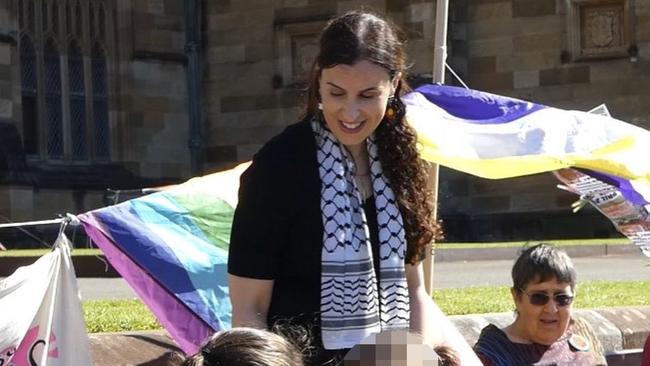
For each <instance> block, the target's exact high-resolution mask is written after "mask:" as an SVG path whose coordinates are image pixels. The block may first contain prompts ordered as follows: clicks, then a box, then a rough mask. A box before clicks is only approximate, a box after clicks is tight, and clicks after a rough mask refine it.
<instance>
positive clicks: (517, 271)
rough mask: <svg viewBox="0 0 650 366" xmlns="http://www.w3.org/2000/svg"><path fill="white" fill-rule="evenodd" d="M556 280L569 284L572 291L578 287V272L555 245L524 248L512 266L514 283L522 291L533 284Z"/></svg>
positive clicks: (567, 257)
mask: <svg viewBox="0 0 650 366" xmlns="http://www.w3.org/2000/svg"><path fill="white" fill-rule="evenodd" d="M552 279H556V280H557V281H558V282H564V283H568V284H569V285H570V286H571V290H572V291H573V290H575V286H576V270H575V268H573V262H572V261H571V258H569V255H568V254H566V252H565V251H564V250H561V249H559V248H557V247H556V246H554V245H551V244H546V243H540V244H537V245H533V246H531V247H527V248H524V250H523V252H522V253H521V254H520V255H519V258H517V260H516V261H515V264H514V265H513V266H512V283H513V287H514V288H515V290H516V291H521V290H523V289H525V288H526V286H528V284H530V283H531V282H533V281H535V283H538V282H545V281H549V280H552Z"/></svg>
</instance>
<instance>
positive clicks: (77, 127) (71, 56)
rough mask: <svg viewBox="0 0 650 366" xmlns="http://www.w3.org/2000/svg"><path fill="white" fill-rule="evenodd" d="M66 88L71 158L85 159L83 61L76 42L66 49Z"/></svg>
mask: <svg viewBox="0 0 650 366" xmlns="http://www.w3.org/2000/svg"><path fill="white" fill-rule="evenodd" d="M68 88H69V89H70V97H69V99H70V133H71V136H72V142H71V143H72V157H73V158H77V159H79V158H86V157H87V153H86V139H87V138H86V91H85V89H86V88H85V86H84V61H83V55H82V54H81V49H80V48H79V46H78V45H77V43H76V42H72V43H71V44H70V48H69V49H68Z"/></svg>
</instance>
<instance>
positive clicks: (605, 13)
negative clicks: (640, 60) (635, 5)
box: [567, 0, 632, 61]
mask: <svg viewBox="0 0 650 366" xmlns="http://www.w3.org/2000/svg"><path fill="white" fill-rule="evenodd" d="M567 6H568V9H567V34H568V37H569V38H568V45H569V50H570V52H571V56H572V57H571V58H572V59H573V60H574V61H580V60H589V59H599V58H612V57H627V56H628V48H629V47H630V45H631V43H632V42H631V35H632V32H631V22H630V16H629V12H630V10H629V0H569V1H568V2H567Z"/></svg>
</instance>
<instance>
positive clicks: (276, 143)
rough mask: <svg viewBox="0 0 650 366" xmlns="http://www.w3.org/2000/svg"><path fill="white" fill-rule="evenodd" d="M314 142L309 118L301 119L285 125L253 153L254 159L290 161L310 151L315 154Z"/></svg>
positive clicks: (279, 161) (277, 161)
mask: <svg viewBox="0 0 650 366" xmlns="http://www.w3.org/2000/svg"><path fill="white" fill-rule="evenodd" d="M315 146H316V145H315V142H314V135H313V132H312V128H311V124H310V122H309V120H306V119H305V120H302V121H299V122H297V123H294V124H292V125H289V126H287V127H286V128H285V129H284V130H283V131H282V132H280V133H279V134H277V135H275V136H274V137H272V138H271V139H270V140H269V141H268V142H266V143H265V144H264V145H263V146H262V148H261V149H260V150H259V151H258V152H257V153H256V154H255V157H254V159H253V160H254V161H255V160H259V161H266V162H272V163H282V162H285V163H286V162H291V161H294V160H296V158H299V157H301V156H305V155H307V154H308V152H310V151H314V154H315Z"/></svg>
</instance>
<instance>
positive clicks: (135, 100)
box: [114, 0, 189, 179]
mask: <svg viewBox="0 0 650 366" xmlns="http://www.w3.org/2000/svg"><path fill="white" fill-rule="evenodd" d="M117 3H118V7H117V9H116V15H117V16H116V20H117V24H116V27H117V38H118V40H119V42H118V44H117V47H118V61H117V65H116V66H117V67H116V71H117V82H118V83H119V89H118V90H117V91H116V92H117V95H116V98H115V99H114V102H115V104H116V107H117V108H116V110H117V115H118V117H117V118H116V119H117V121H118V123H119V125H120V127H121V131H120V132H121V133H120V137H121V144H120V147H121V149H120V154H121V155H120V159H119V160H120V161H121V162H122V163H124V164H125V166H127V167H129V168H130V170H131V171H132V172H133V173H134V174H135V175H138V176H142V177H147V178H163V177H164V178H172V179H182V178H187V177H189V150H188V145H187V141H188V139H189V135H188V133H189V132H188V130H189V127H188V126H189V122H188V117H187V84H186V74H185V62H186V59H185V53H184V44H185V32H184V25H183V20H184V19H183V8H182V2H179V1H163V0H147V1H127V0H122V1H119V2H117Z"/></svg>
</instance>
